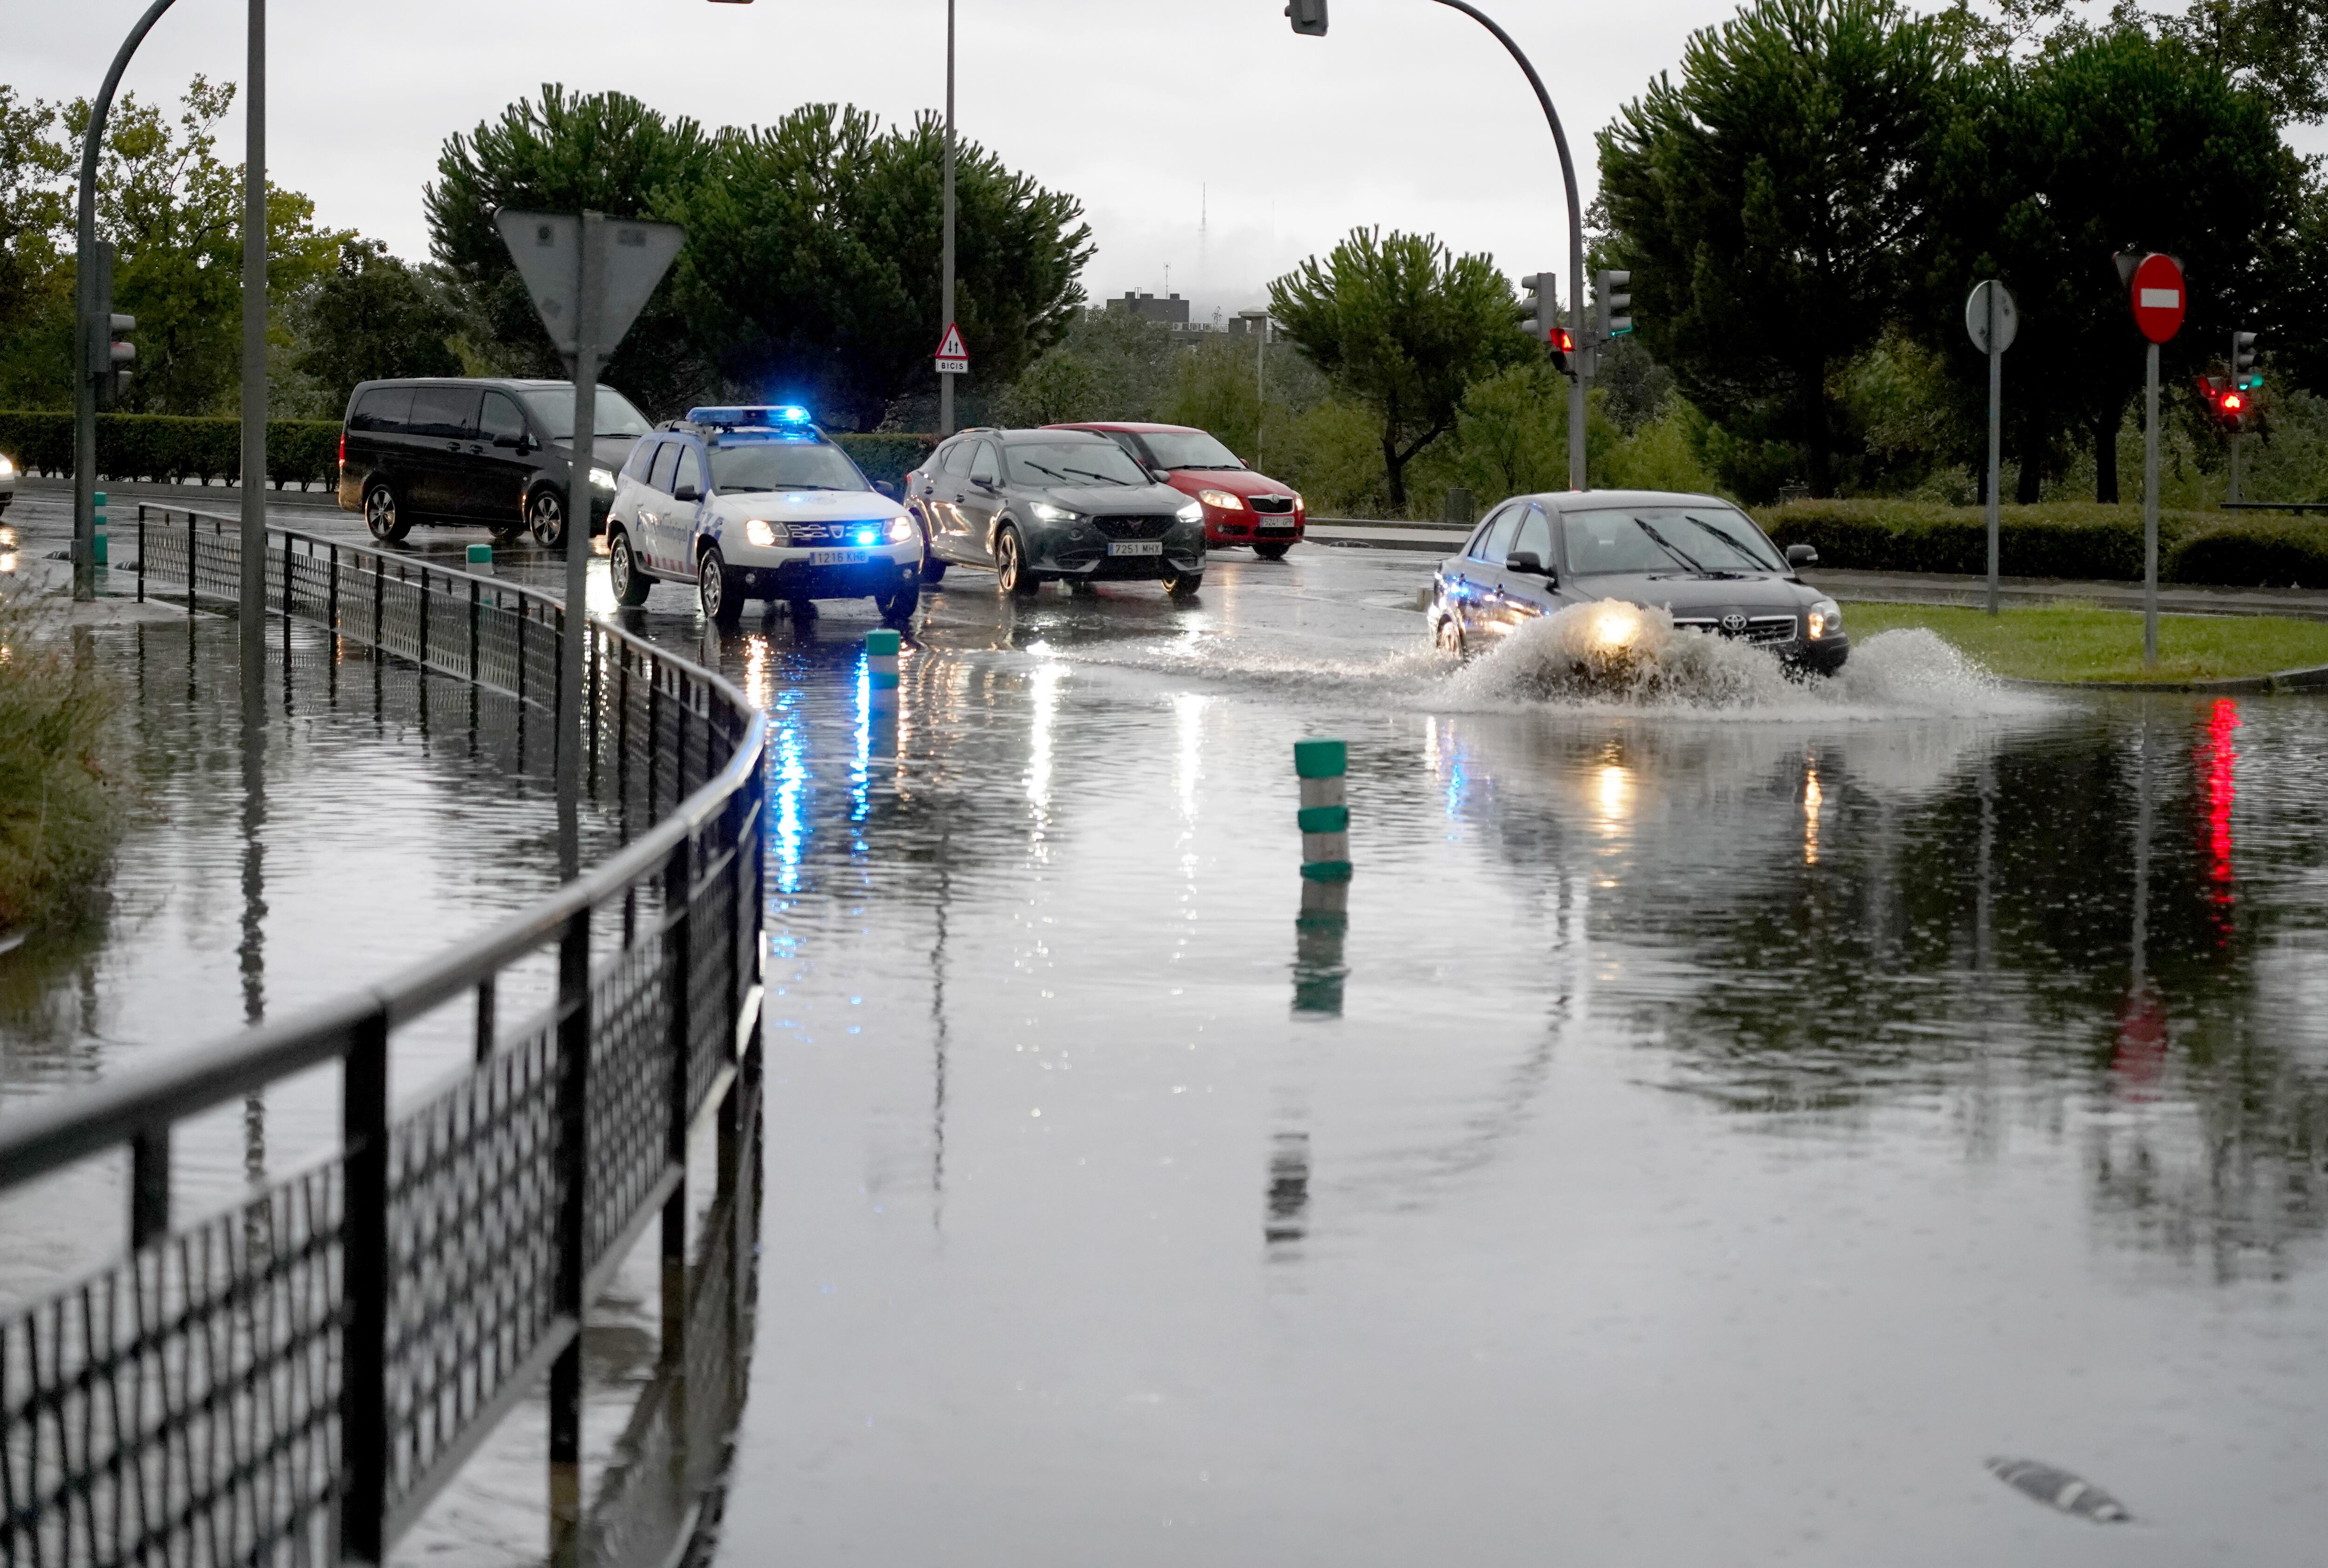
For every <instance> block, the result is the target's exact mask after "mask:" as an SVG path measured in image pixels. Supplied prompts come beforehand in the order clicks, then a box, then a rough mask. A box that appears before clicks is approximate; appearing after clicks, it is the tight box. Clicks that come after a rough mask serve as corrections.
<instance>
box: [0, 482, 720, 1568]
mask: <svg viewBox="0 0 2328 1568" xmlns="http://www.w3.org/2000/svg"><path fill="white" fill-rule="evenodd" d="M136 532H137V542H138V561H137V570H138V573H139V593H140V596H141V597H144V596H148V595H155V596H158V595H159V593H160V592H161V591H162V590H163V589H164V588H165V587H175V588H177V589H178V590H179V591H181V592H183V594H184V595H185V596H186V599H187V601H188V606H189V609H190V611H191V610H192V609H193V608H194V607H197V606H200V605H202V603H204V602H210V603H213V604H216V605H218V606H220V607H221V608H223V607H226V606H228V605H230V604H231V603H233V601H234V600H235V598H236V597H237V596H238V593H239V587H238V580H239V524H238V522H237V521H235V520H231V519H226V518H217V517H211V516H207V515H203V514H198V513H192V512H183V511H178V510H174V509H164V508H160V507H152V506H140V507H139V508H138V509H137V518H136ZM117 537H118V536H117ZM267 573H268V610H269V613H270V615H279V616H282V617H284V618H286V621H291V620H296V621H303V622H307V623H311V624H321V625H323V626H325V627H328V628H330V629H331V630H332V631H333V633H334V634H335V635H336V637H337V638H338V639H339V640H340V643H342V644H349V643H352V644H361V645H367V646H369V647H371V648H372V649H374V650H375V651H376V653H375V655H374V657H375V660H377V659H378V658H380V657H382V656H386V657H396V658H401V659H405V660H409V661H411V662H415V663H418V664H419V665H421V666H423V667H424V668H426V669H427V670H431V671H438V672H441V673H443V674H446V675H449V676H454V677H456V678H459V679H462V680H465V681H474V682H475V683H476V684H478V685H480V686H483V687H486V688H490V689H492V690H499V691H502V692H504V693H506V694H508V695H510V696H512V697H515V698H516V699H519V702H520V704H521V706H520V709H519V711H520V712H521V713H522V712H523V711H524V710H525V709H526V708H527V707H533V708H538V709H541V710H543V711H544V712H546V713H549V714H551V715H554V714H555V713H556V710H557V705H558V697H559V690H558V689H559V668H560V661H559V656H558V655H559V643H560V640H561V639H562V638H563V637H564V636H565V635H566V634H567V622H566V616H565V613H564V610H563V608H562V607H561V606H559V604H558V603H557V602H556V601H554V600H552V599H549V598H547V597H545V596H540V595H539V594H536V593H534V592H532V591H530V590H529V589H526V588H523V587H517V586H515V585H512V584H508V583H502V582H499V581H496V580H494V579H492V578H489V577H473V576H470V575H468V574H465V573H461V572H453V571H446V570H442V569H439V568H428V567H424V566H421V565H420V564H418V562H415V561H412V560H410V559H406V558H401V557H398V556H394V555H390V554H388V553H385V552H381V551H377V550H372V549H363V548H361V547H356V546H352V545H344V544H337V543H333V541H330V540H322V539H317V538H314V537H311V536H308V535H304V534H299V533H295V532H290V531H287V530H268V566H267ZM582 634H583V635H585V636H587V638H588V643H587V647H586V648H585V651H584V652H585V660H586V665H585V667H586V670H587V676H586V680H587V690H586V691H585V693H584V704H583V710H584V715H585V725H584V733H583V735H581V736H580V737H559V744H560V745H568V744H575V743H576V742H577V740H578V742H579V744H580V745H582V746H583V747H584V748H585V755H584V757H583V759H582V760H583V761H584V763H585V764H586V767H585V769H584V770H583V771H584V775H585V778H586V788H587V792H588V794H589V797H590V799H591V800H592V801H593V802H594V803H596V807H597V808H598V809H600V810H601V811H603V812H605V813H606V814H607V815H608V816H609V817H610V818H612V819H613V820H614V821H615V822H616V823H617V824H618V825H619V827H620V830H621V832H622V835H623V838H624V845H623V848H622V849H621V850H619V851H617V852H616V853H615V854H614V855H613V856H611V858H609V859H606V860H605V862H604V863H602V864H600V865H599V866H597V867H596V868H594V869H586V870H585V871H584V873H583V874H582V875H581V876H580V877H579V878H577V879H576V880H573V881H570V882H568V883H567V884H566V885H565V886H564V887H562V888H560V890H559V893H558V894H557V896H555V897H552V898H549V899H548V900H545V901H544V902H543V903H541V904H540V906H537V907H535V908H533V909H530V910H528V911H526V912H525V913H523V914H522V915H519V916H518V917H516V918H514V919H512V920H511V921H510V922H508V923H507V924H506V925H502V927H500V928H499V929H497V930H494V931H491V932H487V933H484V934H481V935H479V936H477V937H475V938H473V939H471V940H469V941H467V942H465V943H463V944H461V946H460V947H459V949H458V950H457V951H455V952H451V953H446V954H445V955H444V956H442V957H441V958H438V959H436V960H433V961H431V962H426V963H423V964H420V965H418V966H417V967H415V968H413V969H410V970H408V971H407V972H404V973H401V974H399V975H397V976H395V977H393V978H392V979H390V980H388V981H385V982H383V983H381V984H380V985H378V986H376V987H374V988H372V989H371V990H368V991H363V992H361V993H359V994H357V995H353V996H349V997H345V998H343V999H341V1000H338V1001H336V1002H333V1003H331V1004H328V1005H326V1006H324V1007H322V1008H318V1009H314V1010H312V1011H310V1012H308V1013H306V1014H305V1015H302V1016H300V1017H297V1018H294V1019H286V1020H284V1021H281V1022H278V1023H271V1024H268V1025H266V1026H264V1027H261V1028H254V1029H252V1030H250V1031H249V1032H247V1033H244V1034H241V1035H238V1036H235V1037H233V1038H230V1039H227V1040H223V1041H220V1042H218V1043H216V1044H214V1045H211V1046H210V1047H206V1048H203V1049H202V1050H199V1051H195V1052H192V1053H188V1054H184V1055H182V1056H175V1057H174V1058H173V1059H171V1060H170V1061H169V1062H168V1063H166V1064H165V1065H164V1066H158V1067H155V1068H150V1069H145V1070H140V1071H134V1072H129V1073H124V1074H122V1075H117V1076H116V1077H114V1078H112V1079H110V1080H108V1081H107V1082H105V1083H103V1084H99V1085H97V1086H95V1087H93V1088H90V1089H88V1090H85V1091H82V1092H79V1093H76V1094H69V1095H61V1096H60V1097H58V1098H57V1099H56V1100H54V1101H52V1102H48V1103H42V1104H41V1105H38V1106H36V1107H33V1108H32V1109H29V1110H26V1111H22V1112H18V1113H12V1114H11V1115H9V1116H7V1117H5V1118H0V1188H6V1187H14V1186H16V1185H19V1184H21V1183H23V1182H25V1181H28V1180H31V1179H33V1178H37V1177H40V1176H42V1175H44V1174H47V1173H49V1172H52V1171H55V1170H57V1169H61V1168H63V1167H65V1166H67V1165H70V1164H72V1163H74V1162H76V1161H80V1160H88V1159H91V1158H96V1157H101V1156H104V1155H107V1154H108V1153H110V1152H113V1151H117V1150H123V1149H127V1152H128V1156H129V1167H130V1180H129V1188H130V1202H129V1216H128V1236H127V1240H128V1244H129V1251H128V1253H127V1256H126V1257H124V1258H123V1259H122V1260H121V1261H120V1262H119V1263H117V1264H115V1265H113V1266H111V1267H108V1268H107V1269H104V1270H102V1271H100V1272H99V1273H97V1274H96V1275H95V1276H93V1277H91V1278H89V1279H86V1280H84V1281H82V1282H80V1283H78V1284H75V1285H73V1286H71V1287H70V1288H69V1289H65V1290H62V1291H58V1292H56V1293H55V1294H53V1295H52V1296H51V1297H49V1298H48V1299H47V1300H42V1301H41V1302H39V1303H37V1304H35V1305H33V1307H31V1308H29V1309H27V1310H23V1311H22V1312H21V1313H19V1314H18V1315H17V1316H15V1317H14V1318H13V1319H8V1320H6V1321H5V1322H0V1510H5V1512H0V1562H5V1563H10V1564H14V1563H41V1564H50V1563H54V1564H97V1565H109V1564H114V1563H205V1564H212V1563H214V1564H227V1563H252V1564H258V1563H289V1562H305V1561H311V1560H318V1559H321V1560H331V1561H351V1560H352V1561H358V1562H378V1561H380V1560H382V1559H383V1558H384V1556H385V1554H386V1553H387V1550H388V1548H389V1546H390V1545H391V1544H392V1543H393V1542H394V1541H395V1540H396V1538H397V1537H398V1535H400V1534H401V1533H402V1532H403V1531H404V1530H405V1529H406V1528H407V1527H408V1526H410V1525H411V1524H412V1522H413V1521H414V1520H415V1519H416V1518H417V1517H418V1515H419V1514H420V1512H421V1510H422V1509H423V1508H425V1507H426V1506H427V1503H428V1501H429V1499H430V1498H431V1497H433V1496H434V1495H435V1494H436V1491H437V1490H438V1489H439V1488H441V1487H443V1485H444V1484H445V1483H446V1480H448V1479H450V1478H451V1477H452V1476H453V1475H454V1474H455V1472H456V1471H457V1470H458V1469H459V1468H460V1466H461V1464H462V1462H463V1461H464V1460H465V1459H466V1458H467V1457H468V1455H469V1454H470V1453H471V1452H472V1451H474V1448H475V1447H476V1445H477V1444H478V1443H479V1442H480V1441H483V1438H484V1437H485V1435H486V1434H487V1433H488V1432H491V1430H492V1429H493V1425H494V1423H495V1422H497V1421H498V1420H499V1419H500V1417H501V1416H502V1414H504V1413H506V1412H507V1411H508V1410H509V1409H510V1408H511V1407H512V1405H513V1404H515V1403H516V1402H517V1401H518V1400H519V1399H521V1398H522V1397H524V1396H525V1395H526V1394H528V1393H530V1392H531V1391H533V1390H535V1389H537V1388H539V1387H540V1383H541V1380H542V1379H543V1377H544V1376H547V1377H548V1378H549V1392H550V1427H551V1460H552V1466H553V1477H552V1488H551V1491H552V1495H553V1498H563V1499H564V1500H563V1502H562V1504H561V1505H560V1507H562V1508H563V1511H564V1515H565V1518H566V1524H567V1529H568V1538H569V1539H570V1538H572V1537H574V1536H575V1535H577V1533H578V1532H579V1531H580V1529H581V1525H582V1520H581V1514H580V1506H579V1488H578V1480H577V1472H575V1471H574V1469H573V1467H574V1466H575V1465H576V1464H577V1461H578V1451H579V1423H580V1394H581V1385H580V1346H579V1333H580V1325H581V1321H582V1316H583V1310H584V1305H585V1303H587V1301H588V1300H591V1299H592V1298H593V1297H594V1296H595V1295H596V1294H597V1293H598V1291H600V1290H601V1289H602V1288H603V1286H604V1284H605V1282H606V1280H607V1279H608V1278H609V1276H610V1275H611V1273H612V1272H613V1271H614V1270H615V1268H616V1267H617V1266H618V1265H619V1264H620V1263H621V1261H622V1260H623V1258H624V1256H625V1255H626V1254H627V1253H628V1252H629V1251H630V1250H631V1248H632V1246H633V1244H634V1243H635V1242H636V1241H637V1240H638V1238H639V1237H640V1236H641V1235H642V1234H643V1231H644V1228H645V1227H646V1226H647V1225H648V1224H650V1223H651V1222H655V1221H660V1223H661V1225H662V1259H663V1269H664V1277H665V1280H666V1282H667V1283H666V1294H667V1296H670V1297H671V1300H667V1301H666V1305H665V1311H664V1338H665V1346H664V1354H665V1357H666V1360H668V1361H671V1362H673V1363H674V1364H680V1365H683V1364H685V1362H686V1361H687V1358H688V1352H687V1347H686V1340H687V1337H688V1326H689V1323H690V1315H691V1314H690V1311H689V1310H687V1309H686V1308H685V1307H684V1306H681V1305H675V1304H674V1303H675V1302H678V1301H679V1300H681V1297H683V1295H684V1282H685V1278H686V1274H687V1257H686V1251H687V1216H688V1204H687V1190H686V1183H687V1150H688V1146H689V1142H690V1138H691V1136H692V1134H693V1133H694V1132H695V1131H696V1130H697V1129H698V1128H699V1125H701V1124H702V1123H703V1122H706V1121H707V1120H709V1121H713V1122H717V1124H718V1130H719V1134H720V1159H719V1166H718V1169H719V1170H720V1172H721V1178H720V1179H721V1186H722V1189H723V1192H722V1203H723V1206H724V1207H723V1208H722V1209H721V1210H720V1212H722V1213H724V1214H728V1215H730V1216H732V1215H734V1214H735V1213H736V1212H737V1209H736V1206H735V1204H734V1203H733V1201H732V1200H731V1198H730V1197H729V1195H728V1191H727V1189H728V1187H729V1185H730V1182H731V1180H732V1178H733V1177H734V1175H735V1173H736V1171H737V1167H738V1165H739V1164H740V1163H741V1159H740V1155H739V1150H741V1149H743V1148H744V1147H746V1144H745V1141H744V1133H743V1131H741V1129H742V1125H743V1123H742V1122H741V1118H742V1117H743V1116H744V1115H745V1114H746V1107H747V1106H748V1105H750V1104H751V1103H752V1094H753V1092H754V1091H753V1089H752V1085H753V1083H754V1082H755V1080H756V1073H757V1062H758V1050H759V1013H760V956H761V948H760V937H759V930H760V919H759V914H760V910H761V908H762V905H763V897H764V891H765V884H764V880H763V878H764V867H763V858H762V845H763V841H764V835H763V826H764V818H765V782H764V775H763V771H762V766H761V763H762V756H763V752H764V750H765V718H763V717H762V716H761V715H760V714H759V713H758V712H757V711H756V709H754V708H753V706H752V705H751V703H750V702H749V701H748V700H747V699H746V698H745V696H744V694H743V693H742V692H740V691H738V690H737V689H736V688H735V687H734V686H732V685H730V684H729V683H728V682H727V681H723V680H721V679H720V678H719V677H718V676H717V675H715V674H712V673H710V672H709V671H704V670H701V669H699V668H697V667H696V666H694V665H692V664H690V663H688V662H684V661H682V660H680V659H677V658H674V657H672V656H671V655H670V654H669V653H663V652H661V651H658V650H657V649H655V648H653V647H652V646H651V645H649V644H647V643H643V642H641V641H639V640H638V639H635V638H634V637H632V636H630V635H629V634H626V633H624V632H623V631H621V630H620V629H619V628H616V627H614V626H611V625H607V624H604V623H601V622H596V621H586V622H585V623H584V626H583V631H582ZM549 728H551V729H552V731H553V732H554V731H555V728H556V727H555V725H554V723H553V724H551V725H550V726H549ZM553 954H554V957H555V962H556V967H557V974H558V983H557V993H556V1000H554V1002H552V1003H551V1004H550V1005H549V1006H548V1007H546V1008H544V1009H541V1010H540V1011H539V1012H537V1013H536V1014H534V1015H533V1016H530V1017H524V1018H520V1019H512V1020H507V1021H504V1020H503V1019H501V1017H500V1016H499V1013H498V1009H497V1008H496V1000H497V993H498V987H499V981H501V979H502V977H503V976H504V975H505V974H506V973H508V972H509V971H511V970H512V967H513V966H516V965H519V964H521V963H526V962H529V961H530V962H542V961H543V960H544V959H545V958H547V957H549V956H551V955H553ZM446 1007H464V1008H466V1009H469V1012H470V1013H471V1015H472V1016H473V1019H474V1038H475V1042H476V1046H475V1063H474V1066H473V1067H472V1068H470V1069H469V1070H468V1071H466V1072H465V1073H464V1074H462V1075H459V1076H458V1077H457V1078H455V1080H454V1081H452V1082H450V1083H446V1084H439V1085H437V1086H436V1088H435V1089H434V1090H433V1091H431V1092H429V1093H427V1094H422V1095H419V1096H406V1097H404V1100H403V1103H402V1104H401V1106H400V1107H399V1109H397V1110H396V1111H395V1112H394V1113H392V1112H391V1107H390V1100H389V1064H390V1050H391V1047H392V1045H393V1043H394V1040H395V1038H396V1035H397V1031H398V1030H399V1028H403V1027H405V1026H406V1025H408V1024H410V1023H412V1022H414V1021H415V1020H417V1019H421V1018H422V1017H424V1016H427V1015H430V1014H433V1013H435V1012H436V1011H437V1010H438V1009H443V1008H446ZM333 1063H337V1064H338V1065H339V1066H340V1069H341V1075H342V1137H341V1140H340V1142H339V1146H338V1148H337V1149H336V1150H332V1151H330V1152H329V1153H328V1154H327V1155H326V1156H324V1158H321V1159H319V1160H315V1161H314V1162H313V1163H311V1164H310V1165H309V1166H307V1167H306V1168H305V1169H304V1170H302V1171H300V1172H299V1173H298V1174H296V1175H295V1176H293V1177H291V1178H288V1179H286V1180H283V1181H280V1182H278V1183H277V1184H276V1185H274V1186H272V1187H271V1188H267V1189H265V1190H263V1191H260V1192H258V1193H256V1194H255V1195H254V1196H252V1197H249V1198H248V1199H247V1200H245V1201H243V1202H242V1203H240V1204H239V1205H238V1206H236V1207H233V1208H232V1209H230V1210H229V1211H228V1212H226V1213H223V1214H220V1215H217V1216H211V1217H208V1218H205V1219H202V1220H199V1221H197V1222H195V1223H192V1224H191V1225H182V1226H174V1225H173V1224H172V1221H171V1216H170V1178H169V1150H170V1137H171V1128H172V1126H173V1124H174V1122H181V1121H183V1120H184V1119H186V1118H188V1117H191V1116H193V1115H196V1114H198V1113H202V1112H203V1111H205V1110H208V1109H210V1108H211V1107H213V1106H215V1105H218V1104H221V1103H225V1102H228V1101H230V1100H233V1099H236V1098H239V1097H240V1096H242V1095H244V1094H249V1093H251V1092H254V1091H256V1090H258V1089H259V1088H261V1087H263V1086H264V1085H266V1084H269V1083H272V1082H274V1081H276V1080H278V1079H281V1078H284V1077H286V1076H289V1075H294V1074H297V1073H301V1072H305V1071H307V1070H309V1069H312V1068H314V1067H318V1066H327V1065H330V1064H333ZM730 1223H732V1219H731V1221H730ZM715 1240H718V1245H719V1246H725V1247H728V1248H730V1249H732V1248H733V1247H734V1245H735V1244H736V1238H734V1237H732V1236H731V1237H728V1238H725V1239H724V1240H720V1239H718V1238H716V1237H715ZM714 1253H715V1255H717V1249H716V1248H715V1249H714ZM729 1272H731V1273H733V1272H736V1271H735V1270H734V1269H733V1268H731V1269H730V1271H729ZM694 1315H697V1316H699V1313H698V1314H694ZM713 1338H714V1341H715V1342H716V1343H717V1342H725V1341H727V1340H728V1339H729V1338H731V1337H730V1336H728V1335H725V1334H719V1335H714V1336H713ZM560 1467H565V1469H566V1471H567V1473H566V1474H565V1475H564V1477H563V1478H562V1479H561V1478H560V1476H559V1474H558V1473H557V1472H558V1470H559V1468H560ZM596 1529H597V1530H599V1531H603V1530H604V1529H605V1525H604V1524H603V1523H602V1524H600V1525H598V1526H596Z"/></svg>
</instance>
